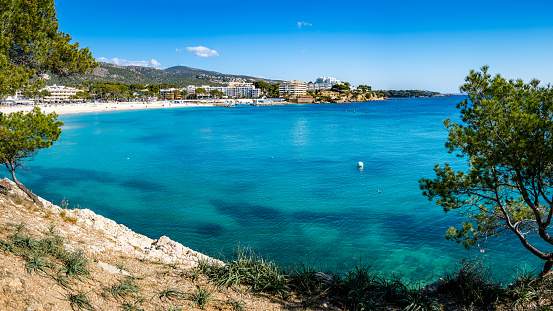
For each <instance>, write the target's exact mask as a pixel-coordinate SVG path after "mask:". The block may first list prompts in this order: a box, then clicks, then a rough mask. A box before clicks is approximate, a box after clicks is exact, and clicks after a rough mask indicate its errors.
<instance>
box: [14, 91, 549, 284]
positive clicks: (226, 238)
mask: <svg viewBox="0 0 553 311" xmlns="http://www.w3.org/2000/svg"><path fill="white" fill-rule="evenodd" d="M464 99H465V97H463V96H451V97H433V98H409V99H401V100H386V101H372V102H357V103H346V104H305V105H283V106H261V107H254V106H236V107H232V108H227V107H195V108H190V107H187V108H171V109H157V110H155V109H152V110H139V111H122V112H102V113H89V114H73V115H71V114H69V115H61V116H59V119H60V120H62V121H63V122H64V123H65V125H64V126H63V127H62V129H63V132H62V134H61V137H60V139H59V141H57V142H56V143H54V145H52V146H51V147H50V148H48V149H45V150H41V151H40V152H39V153H38V154H37V155H36V156H35V157H34V158H33V160H32V161H29V162H27V163H25V164H26V166H27V169H26V170H20V171H18V172H17V173H18V176H19V179H20V180H21V181H22V182H24V183H25V184H26V186H27V187H28V188H30V189H32V190H33V192H35V193H37V194H38V195H39V196H42V197H43V198H45V199H47V200H49V201H51V202H53V203H54V204H58V205H59V204H61V202H62V200H65V201H66V202H67V203H68V205H69V207H70V208H88V209H91V210H93V211H94V212H96V213H98V214H101V215H103V216H105V217H108V218H111V219H113V220H115V221H116V222H118V223H121V224H124V225H125V226H127V227H129V228H131V229H132V230H134V231H136V232H138V233H141V234H144V235H147V236H149V237H151V238H154V239H156V238H159V237H160V236H162V235H166V236H169V237H170V238H171V239H173V240H175V241H178V242H180V243H182V244H183V245H185V246H187V247H190V248H192V249H194V250H196V251H200V252H202V253H205V254H207V255H209V256H212V257H216V258H222V259H226V260H228V259H232V256H233V253H234V252H235V251H236V250H237V249H238V248H244V247H245V248H250V249H251V250H253V251H254V252H255V253H257V254H259V255H262V256H264V257H265V258H268V259H269V260H273V261H275V262H276V263H278V264H279V265H282V266H286V267H294V266H295V265H298V264H309V265H312V266H315V267H316V268H318V269H321V270H323V271H331V272H340V271H342V272H343V271H347V270H348V269H352V268H353V267H355V266H359V265H367V266H370V267H371V269H373V271H375V272H376V273H382V274H386V275H389V274H392V273H393V274H396V275H401V276H402V277H403V278H407V279H410V280H414V281H420V282H428V281H435V280H436V279H437V278H438V277H439V276H442V275H444V273H446V272H451V271H453V270H454V269H455V268H456V267H457V266H458V265H459V264H460V262H461V261H462V260H467V259H468V260H472V261H475V262H481V263H482V264H483V265H485V266H486V267H488V268H489V270H490V273H491V274H492V276H493V277H494V278H495V279H496V280H500V281H502V282H504V283H506V284H508V283H509V282H511V281H512V280H513V279H512V278H513V276H516V274H517V273H520V272H521V271H539V270H540V269H541V267H542V264H543V263H542V262H541V261H540V260H538V259H537V258H536V257H534V256H533V255H531V254H530V253H529V252H528V251H526V250H525V249H523V248H522V246H521V244H520V242H519V241H518V240H517V239H515V238H513V237H510V238H509V237H498V238H490V239H489V240H488V241H483V242H482V243H481V244H480V245H479V247H476V248H474V249H472V250H465V249H464V248H463V247H462V246H461V245H459V244H457V243H455V242H452V241H448V240H446V238H445V232H446V230H447V229H448V228H449V227H450V226H459V225H460V224H461V222H462V221H463V220H465V218H464V217H463V215H459V214H457V213H455V212H448V213H445V212H444V211H443V210H442V208H441V207H439V206H438V205H436V204H435V203H434V202H431V201H429V200H428V199H427V198H426V197H424V196H423V195H422V191H421V190H420V189H419V180H420V179H421V178H432V177H433V176H434V171H433V169H434V165H435V164H437V163H439V164H443V163H446V162H448V163H450V165H452V166H453V167H454V168H455V169H461V170H464V169H466V168H467V163H466V159H465V158H459V157H456V156H455V154H450V153H448V150H447V149H446V148H445V146H444V144H445V142H446V140H447V131H446V129H445V128H444V125H443V120H444V119H446V118H451V119H452V120H453V121H456V122H459V119H460V117H459V114H460V111H459V109H457V108H456V104H457V103H459V102H460V101H462V100H464ZM358 162H363V167H358ZM5 175H6V176H7V177H8V173H7V171H6V172H5Z"/></svg>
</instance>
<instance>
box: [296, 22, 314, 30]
mask: <svg viewBox="0 0 553 311" xmlns="http://www.w3.org/2000/svg"><path fill="white" fill-rule="evenodd" d="M303 26H313V25H311V24H310V23H306V22H298V29H301V27H303Z"/></svg>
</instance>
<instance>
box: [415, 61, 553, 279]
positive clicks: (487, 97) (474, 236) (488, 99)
mask: <svg viewBox="0 0 553 311" xmlns="http://www.w3.org/2000/svg"><path fill="white" fill-rule="evenodd" d="M487 70H488V68H487V67H483V68H482V71H481V72H475V71H471V73H470V75H469V76H467V78H466V80H465V81H466V83H465V84H464V85H463V86H462V87H461V91H462V92H465V93H466V94H467V97H468V98H467V100H465V101H463V102H461V103H460V104H459V105H458V107H459V108H461V119H462V122H461V123H454V122H452V121H451V120H450V119H447V120H445V121H444V124H445V126H446V128H447V130H448V132H449V137H448V141H447V143H446V147H447V148H448V149H449V152H450V153H456V154H457V156H459V157H461V158H464V159H466V160H467V163H468V165H469V169H468V171H467V172H463V171H459V172H455V171H454V170H453V168H452V167H450V166H449V165H448V164H447V163H446V164H445V165H444V166H443V167H441V166H439V165H436V167H435V169H434V170H435V172H436V179H433V180H431V179H421V181H420V187H421V189H422V190H423V194H424V195H426V196H427V197H428V198H429V199H430V200H433V199H436V203H437V204H438V205H440V206H442V207H443V209H444V211H450V210H458V211H459V212H461V213H462V214H463V215H466V216H468V218H469V219H468V221H466V222H464V223H463V225H462V226H461V228H450V229H449V230H448V232H447V238H448V239H451V240H454V241H457V242H458V243H461V244H463V245H464V246H465V247H467V248H469V247H472V246H474V245H477V244H478V242H479V241H480V240H482V239H486V238H488V237H490V236H497V235H499V234H502V233H503V234H508V233H509V234H512V235H514V236H515V237H517V238H518V239H519V240H520V241H521V243H522V245H523V246H524V247H525V248H526V249H528V250H529V251H530V252H531V253H532V254H534V255H536V256H537V257H539V258H540V259H543V260H546V261H548V262H549V263H547V264H546V267H545V268H544V272H547V271H548V270H549V269H550V268H551V261H552V260H553V253H551V252H550V251H549V249H548V247H547V246H544V245H546V244H549V245H551V244H553V237H552V236H551V235H550V234H549V233H548V228H549V225H550V223H551V219H552V217H553V209H552V208H551V206H553V201H552V199H551V197H552V195H553V188H552V187H553V92H552V89H551V88H550V87H549V86H547V87H540V86H539V81H537V80H532V81H531V82H530V83H528V84H527V83H524V82H523V81H522V80H516V81H514V80H509V81H507V80H505V79H504V78H503V77H501V76H500V75H497V76H495V77H493V78H492V77H491V75H489V74H488V73H487ZM529 234H530V235H537V236H539V237H540V238H541V240H543V241H545V242H546V243H545V244H544V243H542V244H539V243H536V244H533V242H534V241H532V242H530V240H529V239H527V237H528V235H529ZM537 245H540V246H539V247H540V248H545V249H539V248H538V246H537Z"/></svg>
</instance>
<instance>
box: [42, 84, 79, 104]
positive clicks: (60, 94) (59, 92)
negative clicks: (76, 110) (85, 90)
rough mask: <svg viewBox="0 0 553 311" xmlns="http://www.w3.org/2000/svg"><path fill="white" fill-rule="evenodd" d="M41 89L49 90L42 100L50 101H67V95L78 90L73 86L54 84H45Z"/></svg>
mask: <svg viewBox="0 0 553 311" xmlns="http://www.w3.org/2000/svg"><path fill="white" fill-rule="evenodd" d="M43 90H45V91H48V92H50V95H49V96H45V97H44V101H46V102H51V103H54V102H63V101H68V100H69V97H71V96H74V95H77V92H78V91H80V90H79V89H77V88H74V87H68V86H63V85H55V84H54V85H52V86H47V87H45V88H44V89H43Z"/></svg>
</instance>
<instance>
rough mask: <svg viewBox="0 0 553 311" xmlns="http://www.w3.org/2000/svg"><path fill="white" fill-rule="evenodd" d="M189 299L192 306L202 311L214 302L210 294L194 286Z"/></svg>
mask: <svg viewBox="0 0 553 311" xmlns="http://www.w3.org/2000/svg"><path fill="white" fill-rule="evenodd" d="M189 298H190V300H191V301H192V303H193V304H194V305H196V306H198V307H199V308H200V309H202V310H203V309H204V308H205V306H206V305H207V304H208V303H209V302H210V301H212V300H215V298H213V293H212V292H210V291H208V290H207V289H205V288H202V287H200V286H199V285H196V290H195V291H194V292H193V293H192V294H190V297H189Z"/></svg>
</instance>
